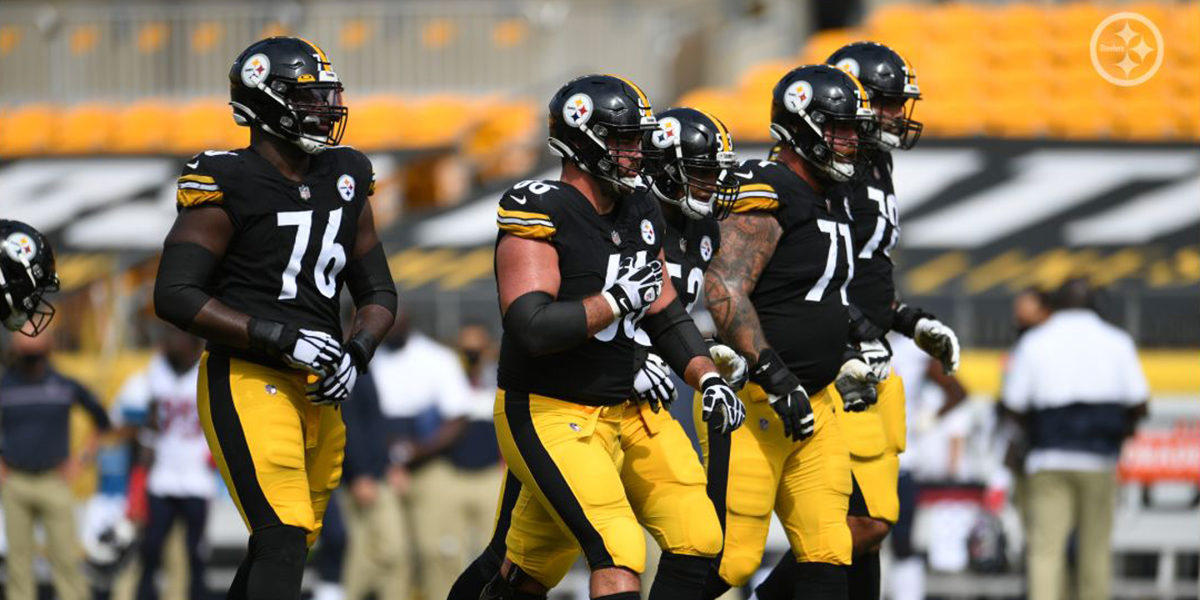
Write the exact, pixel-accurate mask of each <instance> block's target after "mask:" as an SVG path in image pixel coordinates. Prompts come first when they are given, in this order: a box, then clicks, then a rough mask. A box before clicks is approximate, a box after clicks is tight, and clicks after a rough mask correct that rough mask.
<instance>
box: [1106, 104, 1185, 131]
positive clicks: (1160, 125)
mask: <svg viewBox="0 0 1200 600" xmlns="http://www.w3.org/2000/svg"><path fill="white" fill-rule="evenodd" d="M1116 109H1117V110H1116V111H1115V113H1116V114H1115V115H1114V117H1115V118H1114V120H1113V121H1114V122H1113V135H1114V137H1117V138H1120V139H1128V140H1137V141H1148V142H1152V141H1162V140H1170V139H1175V138H1176V137H1177V136H1178V135H1179V133H1180V132H1179V130H1178V127H1179V121H1178V119H1177V118H1176V115H1174V114H1172V113H1171V112H1170V111H1168V110H1163V106H1162V102H1160V101H1157V99H1156V98H1144V97H1143V98H1131V99H1129V100H1128V101H1125V102H1119V103H1116Z"/></svg>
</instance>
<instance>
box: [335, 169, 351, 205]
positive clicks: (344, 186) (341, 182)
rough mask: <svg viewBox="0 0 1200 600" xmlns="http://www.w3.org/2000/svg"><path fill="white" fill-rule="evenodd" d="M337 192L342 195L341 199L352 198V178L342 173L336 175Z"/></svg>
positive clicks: (349, 199) (347, 199) (347, 200)
mask: <svg viewBox="0 0 1200 600" xmlns="http://www.w3.org/2000/svg"><path fill="white" fill-rule="evenodd" d="M337 190H338V193H339V194H341V195H342V200H345V201H346V202H349V201H351V200H353V199H354V178H353V177H351V176H349V175H346V174H343V175H342V176H341V177H338V182H337Z"/></svg>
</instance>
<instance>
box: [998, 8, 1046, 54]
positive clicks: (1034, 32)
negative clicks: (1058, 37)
mask: <svg viewBox="0 0 1200 600" xmlns="http://www.w3.org/2000/svg"><path fill="white" fill-rule="evenodd" d="M1048 12H1049V11H1048V10H1047V9H1046V8H1045V7H1043V6H1037V5H1034V4H1027V3H1024V2H1013V3H1012V4H1006V5H1004V6H1001V7H999V8H998V9H997V10H996V13H995V15H993V19H992V23H993V27H992V36H993V39H994V40H996V41H997V42H999V43H1001V44H1009V43H1012V42H1018V41H1042V40H1044V39H1045V36H1046V34H1047V32H1048V31H1049V29H1050V19H1049V16H1048Z"/></svg>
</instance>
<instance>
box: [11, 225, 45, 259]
mask: <svg viewBox="0 0 1200 600" xmlns="http://www.w3.org/2000/svg"><path fill="white" fill-rule="evenodd" d="M4 252H5V253H7V254H8V257H9V258H11V259H13V260H15V261H17V262H19V263H29V262H33V259H34V258H35V257H36V256H37V252H38V250H37V243H36V242H34V241H33V238H31V237H29V234H27V233H24V232H20V231H18V232H16V233H14V234H12V235H9V236H8V237H7V238H5V239H4Z"/></svg>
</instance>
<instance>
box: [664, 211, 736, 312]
mask: <svg viewBox="0 0 1200 600" xmlns="http://www.w3.org/2000/svg"><path fill="white" fill-rule="evenodd" d="M660 208H661V207H660ZM663 239H664V241H663V253H664V254H665V255H666V258H667V273H668V274H670V276H671V284H672V285H673V286H675V293H677V294H679V301H680V302H681V303H683V307H684V308H686V309H687V311H688V312H692V308H694V307H695V306H696V302H697V301H698V300H699V299H700V296H701V293H700V290H701V289H702V288H703V287H704V272H705V271H707V270H708V265H709V264H710V263H712V259H713V257H714V256H716V255H717V250H720V248H721V228H720V226H719V225H718V224H717V221H716V220H715V219H711V218H704V219H689V218H687V217H682V218H681V219H680V222H679V223H670V222H668V223H666V233H665V235H663Z"/></svg>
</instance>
